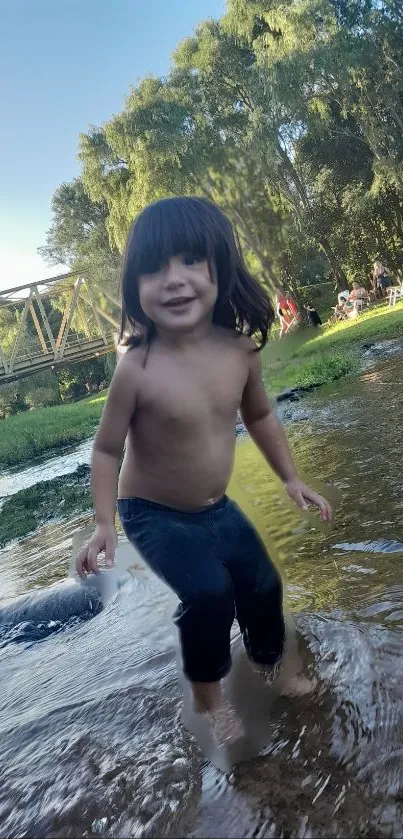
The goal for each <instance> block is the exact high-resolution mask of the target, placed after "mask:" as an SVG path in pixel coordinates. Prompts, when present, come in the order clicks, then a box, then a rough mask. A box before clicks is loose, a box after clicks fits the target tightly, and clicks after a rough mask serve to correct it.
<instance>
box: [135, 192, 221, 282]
mask: <svg viewBox="0 0 403 839" xmlns="http://www.w3.org/2000/svg"><path fill="white" fill-rule="evenodd" d="M200 205H201V206H203V205H202V202H200ZM194 209H195V208H194V207H193V206H192V204H190V203H189V202H188V201H186V199H183V198H166V199H163V200H161V201H158V202H156V203H155V204H151V205H150V206H149V207H147V208H146V209H145V210H143V212H142V213H141V214H140V216H139V217H138V219H137V221H136V223H135V225H134V227H133V230H132V236H131V242H130V250H131V252H132V259H133V262H132V264H133V269H134V274H135V278H136V279H137V278H138V277H139V276H141V275H142V274H153V273H155V272H156V271H158V270H159V269H160V268H161V267H162V266H164V265H167V264H168V263H169V260H170V259H171V258H172V257H174V256H178V255H179V254H181V253H186V254H189V255H191V256H197V257H199V258H201V259H206V260H208V261H211V259H213V258H214V253H215V248H216V242H215V241H214V239H215V238H216V237H215V236H214V228H213V227H212V225H211V224H210V223H209V219H208V212H205V213H204V214H203V213H202V214H200V211H199V213H196V212H194ZM206 209H207V208H206ZM199 210H200V208H199ZM203 215H204V216H205V218H203ZM203 222H204V223H203Z"/></svg>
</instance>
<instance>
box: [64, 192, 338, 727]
mask: <svg viewBox="0 0 403 839" xmlns="http://www.w3.org/2000/svg"><path fill="white" fill-rule="evenodd" d="M122 297H123V302H122V309H123V312H122V327H121V339H126V341H127V345H128V347H129V349H128V350H127V352H126V353H125V354H124V355H123V357H122V358H121V360H120V361H119V363H118V365H117V368H116V370H115V373H114V376H113V379H112V383H111V386H110V389H109V394H108V398H107V401H106V405H105V408H104V412H103V415H102V419H101V423H100V426H99V429H98V432H97V434H96V438H95V442H94V448H93V454H92V491H93V497H94V506H95V519H96V530H95V532H94V534H93V536H91V538H90V540H89V542H88V544H87V545H86V546H85V547H84V548H83V550H82V551H81V552H80V553H79V555H78V557H77V560H76V567H77V571H78V573H79V575H80V576H85V575H86V574H88V573H90V572H94V573H97V571H98V566H97V557H98V554H99V553H100V552H101V551H105V558H106V563H107V564H108V565H111V564H112V562H113V558H114V554H115V549H116V543H117V536H116V531H115V507H116V497H117V496H118V498H119V500H118V509H119V514H120V518H121V521H122V525H123V528H124V530H125V532H126V535H127V537H128V539H129V540H130V541H131V542H132V543H133V544H134V545H135V546H136V547H137V548H138V550H139V551H140V553H141V554H142V555H143V556H144V559H145V560H146V562H147V563H148V564H149V566H150V568H151V569H152V570H153V571H154V572H155V573H156V574H157V575H158V576H160V577H161V578H162V579H163V580H164V582H165V583H166V584H167V585H168V586H170V587H171V589H173V591H174V592H175V593H176V594H177V596H178V597H179V601H180V603H179V606H178V609H177V611H176V613H175V623H176V625H177V627H178V629H179V634H180V640H181V647H182V658H183V666H184V672H185V675H186V676H187V678H188V679H189V680H190V684H191V689H192V693H193V700H194V707H195V710H196V711H197V712H199V713H205V714H207V719H208V720H209V722H210V724H211V726H212V731H213V734H214V735H215V737H216V740H217V742H220V743H222V742H226V740H227V739H232V740H233V739H235V738H236V737H237V736H239V734H240V733H241V732H242V728H241V725H240V722H239V720H238V719H237V717H236V715H235V711H234V710H233V709H232V708H231V707H230V706H228V705H227V703H226V701H225V699H224V696H223V691H222V679H223V677H224V676H225V675H226V674H227V673H228V671H229V669H230V667H231V657H230V637H231V627H232V624H233V621H234V618H235V614H236V616H237V619H238V623H239V625H240V628H241V632H242V636H243V640H244V644H245V647H246V650H247V654H248V657H249V659H250V662H251V666H252V667H253V668H254V669H256V670H257V671H258V672H259V673H260V675H261V676H262V677H263V678H264V679H265V680H268V681H269V682H270V681H271V680H273V679H274V678H275V676H276V674H277V672H278V670H279V668H280V666H281V661H282V656H283V652H284V636H285V628H284V617H283V606H282V583H281V579H280V575H279V573H278V571H277V570H276V568H275V566H274V565H273V563H272V562H271V560H270V559H269V557H268V555H267V553H266V549H265V547H264V545H263V543H262V541H261V539H260V537H259V536H258V534H257V532H256V531H255V530H254V528H253V526H252V524H251V523H250V522H249V521H248V519H247V518H246V517H245V516H244V514H243V513H242V512H241V510H240V509H239V507H237V505H236V504H235V503H234V502H233V501H231V500H230V499H229V498H228V497H227V496H226V494H225V493H226V489H227V486H228V481H229V478H230V475H231V472H232V465H233V460H234V450H235V426H236V421H237V414H238V410H239V409H240V411H241V415H242V419H243V422H244V424H245V426H246V428H247V429H248V431H249V433H250V435H251V437H252V439H253V440H254V441H255V443H256V445H257V446H258V448H259V449H260V451H261V452H262V454H263V456H264V457H265V458H266V460H267V462H268V463H269V464H270V465H271V467H272V468H273V469H274V471H275V472H276V473H277V474H278V475H279V477H280V478H281V480H282V481H283V482H284V485H285V488H286V490H287V492H288V494H289V496H290V497H291V498H292V499H293V500H294V501H295V502H296V504H297V505H298V506H299V507H300V508H301V509H302V510H307V509H308V505H309V504H314V505H315V506H316V507H318V508H319V510H320V516H321V518H322V519H323V520H328V519H330V517H331V508H330V505H329V504H328V502H327V501H326V500H325V499H324V498H322V497H321V496H320V495H318V494H317V493H316V492H314V491H313V490H312V489H310V488H309V487H308V486H307V485H306V484H305V483H304V482H303V481H302V480H301V479H300V478H299V477H298V473H297V469H296V466H295V465H294V462H293V460H292V457H291V454H290V452H289V449H288V445H287V441H286V437H285V434H284V431H283V428H282V425H281V423H280V422H279V420H278V419H277V417H276V412H275V411H273V410H272V408H271V406H270V402H269V400H268V398H267V395H266V391H265V388H264V385H263V382H262V378H261V364H260V355H259V350H260V349H262V347H264V345H265V343H266V341H267V337H268V332H269V329H270V326H271V324H272V322H273V318H274V311H273V308H272V306H271V303H270V301H269V299H268V298H267V296H266V294H265V292H264V291H263V289H262V287H261V285H259V283H258V282H257V281H256V280H255V279H254V278H253V277H252V276H251V274H250V273H249V271H248V269H247V267H246V265H245V263H244V262H243V259H242V257H241V254H240V253H239V251H238V248H237V245H236V240H235V237H234V232H233V230H232V227H231V224H230V222H229V221H228V219H227V217H226V216H225V215H224V214H223V213H222V212H221V211H220V210H219V209H218V207H216V206H215V205H214V204H211V203H210V202H209V201H206V200H204V199H202V198H191V197H186V198H184V197H182V198H167V199H163V200H161V201H157V202H156V203H155V204H152V205H151V206H149V207H147V208H146V209H145V210H143V211H142V212H141V213H140V215H139V216H138V218H137V220H136V221H135V223H134V225H133V227H132V229H131V232H130V234H129V238H128V242H127V247H126V255H125V262H124V270H123V278H122ZM127 330H129V332H130V335H129V336H127V335H126V332H127ZM252 336H253V340H252ZM125 441H126V449H125V454H124V459H123V465H122V468H121V471H120V475H119V463H120V458H121V455H122V452H123V448H124V445H125Z"/></svg>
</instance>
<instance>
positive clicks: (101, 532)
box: [76, 524, 118, 580]
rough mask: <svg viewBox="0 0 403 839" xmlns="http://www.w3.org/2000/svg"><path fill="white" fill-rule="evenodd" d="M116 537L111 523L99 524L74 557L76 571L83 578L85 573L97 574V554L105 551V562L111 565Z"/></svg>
mask: <svg viewBox="0 0 403 839" xmlns="http://www.w3.org/2000/svg"><path fill="white" fill-rule="evenodd" d="M117 542H118V537H117V534H116V530H115V528H114V526H113V525H106V524H99V525H98V527H97V528H96V530H95V532H94V533H93V534H92V536H91V538H90V539H89V540H88V542H87V544H86V545H84V547H83V548H82V549H81V551H80V553H79V554H78V555H77V557H76V571H77V574H78V575H79V577H82V579H83V580H85V577H86V575H87V574H91V573H93V574H99V568H98V563H97V558H98V554H100V553H101V551H105V564H106V565H108V566H111V565H113V561H114V557H115V550H116V545H117Z"/></svg>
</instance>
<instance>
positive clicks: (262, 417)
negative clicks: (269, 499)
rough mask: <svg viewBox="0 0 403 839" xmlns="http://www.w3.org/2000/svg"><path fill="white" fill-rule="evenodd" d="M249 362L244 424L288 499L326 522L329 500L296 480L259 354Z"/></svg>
mask: <svg viewBox="0 0 403 839" xmlns="http://www.w3.org/2000/svg"><path fill="white" fill-rule="evenodd" d="M249 359H250V366H249V377H248V380H247V383H246V386H245V389H244V392H243V396H242V403H241V414H242V419H243V422H244V424H245V426H246V428H247V429H248V431H249V434H250V436H251V437H252V440H253V441H254V442H255V443H256V445H257V447H258V448H259V449H260V451H261V452H262V454H263V455H264V457H265V458H266V460H267V462H268V463H269V464H270V466H271V467H272V469H273V470H274V471H275V472H276V474H277V475H278V476H279V477H280V478H281V480H282V481H283V482H284V484H285V488H286V490H287V492H288V495H289V496H290V498H292V500H293V501H295V502H296V504H298V506H299V507H301V509H302V510H307V509H308V505H309V503H311V504H314V505H315V506H316V507H318V508H319V510H320V516H321V518H322V519H323V521H328V520H329V519H331V517H332V508H331V506H330V504H329V503H328V501H326V499H325V498H323V497H322V496H321V495H319V494H318V493H317V492H315V491H314V490H312V489H310V488H309V487H308V486H307V485H306V484H305V483H304V482H303V481H301V480H300V478H299V477H298V473H297V469H296V466H295V464H294V462H293V459H292V457H291V453H290V450H289V448H288V443H287V438H286V436H285V433H284V431H283V427H282V425H281V423H280V422H279V420H278V419H277V417H276V415H275V413H274V411H273V410H272V408H271V405H270V402H269V400H268V397H267V394H266V391H265V388H264V385H263V381H262V374H261V362H260V356H259V353H257V352H252V353H250V354H249Z"/></svg>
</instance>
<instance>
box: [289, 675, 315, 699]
mask: <svg viewBox="0 0 403 839" xmlns="http://www.w3.org/2000/svg"><path fill="white" fill-rule="evenodd" d="M317 686H318V680H317V679H315V677H313V678H311V679H309V678H308V676H305V675H304V674H303V673H297V674H295V675H294V676H288V678H286V679H285V680H284V682H283V684H282V685H281V686H280V695H281V696H307V695H308V694H310V693H313V692H314V690H316V688H317Z"/></svg>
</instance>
